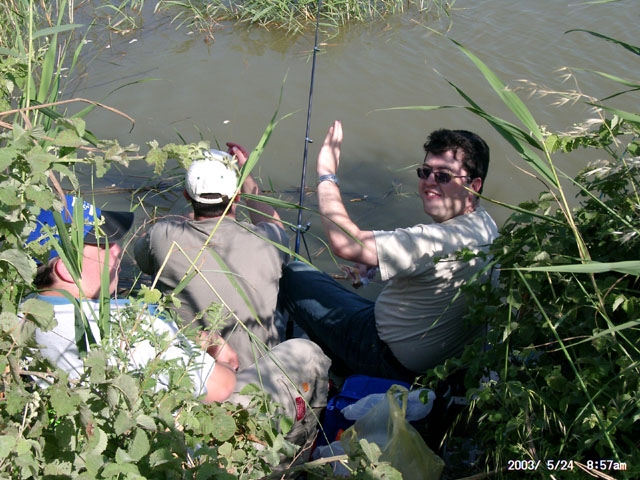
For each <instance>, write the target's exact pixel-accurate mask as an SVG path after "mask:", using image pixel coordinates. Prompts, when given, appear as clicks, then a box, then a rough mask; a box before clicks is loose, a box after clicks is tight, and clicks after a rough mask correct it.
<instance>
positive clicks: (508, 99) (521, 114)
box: [451, 39, 544, 142]
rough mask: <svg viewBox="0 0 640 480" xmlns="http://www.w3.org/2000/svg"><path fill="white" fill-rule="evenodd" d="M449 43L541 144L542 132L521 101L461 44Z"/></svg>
mask: <svg viewBox="0 0 640 480" xmlns="http://www.w3.org/2000/svg"><path fill="white" fill-rule="evenodd" d="M451 41H452V42H453V43H454V44H456V45H457V47H458V48H459V49H460V50H461V51H462V52H463V53H464V54H465V55H466V56H467V57H469V58H470V59H471V61H472V62H473V63H474V64H475V65H476V67H477V68H478V69H479V70H480V72H482V74H483V75H484V77H485V79H486V80H487V81H488V82H489V85H491V87H492V88H493V90H494V91H495V92H496V93H497V94H498V96H499V97H500V99H501V100H502V101H503V102H504V104H505V105H506V106H507V107H508V108H509V109H510V110H511V111H512V112H513V113H514V115H515V116H516V117H518V119H519V120H520V121H521V122H522V124H523V125H524V126H525V127H526V128H527V129H528V130H529V131H530V132H531V134H532V135H533V136H534V137H535V138H536V139H537V140H538V141H539V142H543V141H544V138H543V136H542V131H541V130H540V127H539V126H538V123H537V122H536V121H535V119H534V118H533V115H532V114H531V112H530V111H529V109H528V108H527V106H526V105H525V104H524V102H523V101H522V100H520V98H519V97H518V96H517V95H516V94H515V93H514V92H512V91H511V90H509V89H508V88H507V86H506V85H505V84H504V83H503V82H502V80H500V79H499V78H498V76H497V75H496V74H495V73H493V71H491V69H489V67H487V65H485V63H484V62H483V61H482V60H480V59H479V58H478V57H477V56H476V55H474V54H473V53H471V52H470V51H469V50H468V49H467V48H465V47H464V46H463V45H462V44H461V43H459V42H457V41H455V40H453V39H451Z"/></svg>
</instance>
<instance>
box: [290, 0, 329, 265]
mask: <svg viewBox="0 0 640 480" xmlns="http://www.w3.org/2000/svg"><path fill="white" fill-rule="evenodd" d="M321 6H322V0H318V12H317V13H316V33H315V39H314V42H313V59H312V61H311V81H310V82H309V105H308V107H307V129H306V131H305V134H304V155H303V157H302V175H301V177H300V198H299V199H298V226H297V227H296V242H295V252H296V254H299V253H300V240H302V241H304V242H305V249H306V250H307V257H309V260H311V258H310V255H309V249H308V248H307V243H306V241H305V240H304V234H305V233H306V232H307V231H308V230H309V227H310V226H311V224H310V223H307V225H306V226H305V227H303V226H302V204H303V203H304V187H305V185H306V176H307V160H308V155H309V144H310V143H313V140H311V139H310V138H309V128H310V126H311V106H312V104H313V85H314V82H315V77H316V55H317V53H318V50H319V49H318V30H319V26H320V8H321Z"/></svg>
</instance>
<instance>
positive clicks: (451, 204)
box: [280, 121, 498, 381]
mask: <svg viewBox="0 0 640 480" xmlns="http://www.w3.org/2000/svg"><path fill="white" fill-rule="evenodd" d="M342 140H343V132H342V124H341V123H340V122H339V121H336V122H334V124H333V125H332V126H331V128H330V129H329V131H328V133H327V136H326V138H325V140H324V144H323V145H322V147H321V149H320V153H319V155H318V162H317V173H318V188H317V193H318V202H319V208H320V214H321V216H322V225H323V228H324V232H325V234H326V236H327V239H328V243H329V246H330V247H331V250H332V251H333V253H334V254H335V255H337V256H339V257H341V258H343V259H345V260H349V261H353V262H355V263H356V264H359V265H360V266H365V267H366V268H369V269H371V268H374V267H377V268H378V269H379V271H380V275H381V278H382V281H383V282H385V286H384V289H383V290H382V292H381V293H380V295H379V296H378V298H377V299H376V301H375V302H372V301H369V300H367V299H365V298H363V297H361V296H360V295H357V294H356V293H355V292H353V291H352V290H348V289H346V288H344V287H343V286H342V285H340V284H339V283H338V282H336V281H335V280H333V279H332V278H330V277H329V276H328V275H326V274H324V273H321V272H319V271H317V270H315V269H313V268H312V267H310V266H308V265H306V264H304V263H302V262H294V263H291V264H289V265H288V266H287V267H286V268H285V271H284V274H283V277H282V279H281V283H280V302H281V305H282V307H283V308H284V309H286V310H287V312H288V313H289V314H290V316H291V318H293V320H294V321H295V322H296V323H297V324H298V325H299V326H300V327H301V328H302V329H303V330H304V331H305V332H306V333H307V334H308V336H309V338H310V339H311V340H313V341H314V342H316V343H317V344H319V345H320V346H321V347H322V349H323V350H324V352H325V353H326V354H327V355H328V356H329V357H330V358H331V359H332V362H333V364H332V368H333V369H334V370H335V371H336V373H338V374H341V375H345V376H346V375H349V374H354V373H358V374H364V375H370V376H377V377H386V378H394V379H402V380H406V381H413V380H414V379H415V377H416V376H417V375H419V374H421V373H425V372H426V371H427V370H428V369H430V368H433V367H435V366H436V365H438V364H440V363H442V362H443V361H444V360H446V359H447V358H450V357H453V356H456V355H458V354H460V353H461V352H462V350H463V348H464V346H465V345H466V344H467V343H469V342H471V341H472V340H473V338H474V337H476V336H477V335H478V334H479V333H480V330H479V329H477V328H471V327H470V326H469V325H467V324H466V323H465V321H464V318H463V317H464V314H465V309H466V305H465V300H464V296H463V295H462V294H461V293H460V287H461V286H462V285H463V284H464V283H466V282H468V281H470V280H471V279H472V278H474V277H475V276H476V275H480V278H481V279H483V280H486V279H487V278H488V277H489V274H488V273H487V272H484V270H483V269H484V267H485V266H486V265H487V261H486V260H485V259H484V257H483V256H482V255H480V256H474V257H473V258H471V259H468V258H464V259H463V258H462V257H461V256H460V255H459V254H460V252H461V251H463V250H471V251H473V252H476V253H479V252H484V251H487V249H488V247H489V245H490V244H491V243H492V242H493V240H494V239H495V238H496V237H497V235H498V229H497V226H496V224H495V222H494V221H493V219H492V218H491V216H490V215H489V214H488V213H487V211H486V210H485V209H484V208H483V207H481V206H479V204H478V203H479V198H478V196H477V194H480V193H482V187H483V184H484V180H485V177H486V175H487V169H488V166H489V148H488V146H487V144H486V143H485V142H484V140H482V139H481V138H480V137H479V136H478V135H476V134H474V133H471V132H468V131H465V130H446V129H441V130H436V131H434V132H432V133H431V134H430V136H429V138H428V139H427V142H426V143H425V145H424V149H425V152H426V155H425V158H424V163H423V165H422V166H421V167H419V168H418V177H419V180H418V190H419V195H420V198H421V200H422V203H423V208H424V211H425V213H426V214H427V215H428V216H429V217H431V219H432V220H433V222H435V223H430V224H426V223H424V224H423V223H420V224H417V225H414V226H412V227H408V228H398V229H396V230H394V231H376V230H374V231H366V230H361V229H360V228H359V227H358V226H357V225H356V224H355V223H354V222H353V221H352V220H351V218H350V217H349V214H348V213H347V210H346V208H345V206H344V202H343V201H342V197H341V195H340V185H339V182H338V178H337V176H336V174H337V171H338V165H339V160H340V150H341V145H342Z"/></svg>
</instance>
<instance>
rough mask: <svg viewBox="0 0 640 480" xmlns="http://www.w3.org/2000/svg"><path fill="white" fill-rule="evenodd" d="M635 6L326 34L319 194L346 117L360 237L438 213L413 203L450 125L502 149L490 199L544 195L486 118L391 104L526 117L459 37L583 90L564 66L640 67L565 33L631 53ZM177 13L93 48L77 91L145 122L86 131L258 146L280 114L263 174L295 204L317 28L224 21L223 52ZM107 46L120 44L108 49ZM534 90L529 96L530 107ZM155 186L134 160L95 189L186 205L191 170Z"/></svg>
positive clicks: (407, 19) (516, 67)
mask: <svg viewBox="0 0 640 480" xmlns="http://www.w3.org/2000/svg"><path fill="white" fill-rule="evenodd" d="M634 6H635V7H636V8H634ZM638 13H639V12H638V9H637V4H636V2H635V1H634V0H628V1H621V2H616V3H612V4H604V5H589V4H581V5H568V4H566V2H523V1H521V0H492V1H484V2H475V1H467V2H460V1H458V2H456V3H455V9H454V11H453V12H452V13H451V17H450V18H440V19H436V18H427V19H420V20H419V21H418V20H417V18H416V16H415V14H414V13H407V14H404V15H398V16H395V17H392V18H389V19H386V20H384V21H381V22H374V23H371V24H369V25H364V26H363V25H360V26H351V27H349V28H346V29H344V30H343V31H342V32H341V33H340V34H339V35H338V36H335V37H332V38H321V40H322V45H321V51H320V53H319V55H318V57H317V71H316V79H315V92H314V99H313V115H312V120H311V133H310V136H311V138H312V139H313V140H315V142H314V143H313V144H312V145H311V146H310V149H309V160H310V163H309V169H308V172H309V176H308V179H309V180H308V184H309V186H310V189H311V190H312V189H313V188H314V180H315V170H314V166H315V162H314V160H315V155H316V154H317V151H318V147H319V143H320V141H321V140H322V138H323V137H324V134H325V132H326V129H327V128H328V127H329V125H330V124H331V122H332V121H333V120H334V119H335V118H339V119H341V120H342V121H343V124H344V128H345V142H344V149H343V157H342V163H341V167H340V172H339V173H340V178H341V183H342V189H343V192H344V195H345V197H346V199H347V201H348V208H349V211H350V213H351V215H352V216H353V218H354V219H355V220H356V221H357V222H358V223H359V224H360V226H361V227H363V228H374V227H375V228H393V227H395V226H406V225H411V224H414V223H417V222H419V221H423V219H425V216H424V214H423V213H422V211H421V206H420V202H419V200H418V199H417V197H416V195H415V188H416V185H417V180H416V179H415V178H413V177H414V176H415V175H414V174H413V173H412V172H413V170H412V167H413V166H415V165H416V164H417V163H419V162H421V161H422V144H423V142H424V140H425V138H426V135H427V134H428V133H429V132H430V131H431V130H433V129H435V128H439V127H449V128H466V129H470V130H474V131H476V132H477V133H479V134H480V135H481V136H483V137H484V138H485V139H486V140H487V142H488V143H489V145H490V146H491V149H492V164H491V167H490V170H489V177H488V179H487V182H486V188H485V194H486V195H487V196H489V197H491V198H495V199H497V200H499V201H501V202H506V203H519V202H521V201H524V200H528V199H531V198H535V197H536V196H537V193H538V192H539V191H541V190H542V189H543V186H542V184H541V183H539V182H538V181H536V180H534V179H532V178H530V177H529V176H528V175H525V174H523V173H522V172H520V170H519V168H521V167H523V165H522V162H521V160H520V159H519V158H518V157H517V155H516V153H515V152H514V151H513V150H512V149H510V148H509V146H508V145H506V144H505V142H504V141H503V140H502V139H501V138H500V137H499V135H498V134H497V133H496V132H495V131H494V130H492V128H491V127H490V126H488V125H487V124H486V123H485V122H484V121H482V120H480V119H478V118H476V117H474V116H473V115H472V114H470V113H468V112H466V111H465V110H461V109H448V110H441V111H436V112H425V111H402V110H388V109H390V108H393V107H400V106H410V105H463V104H464V101H463V99H461V98H460V96H459V95H458V94H457V93H456V92H455V90H454V89H453V88H451V86H450V85H449V83H448V81H450V82H452V83H453V84H455V85H456V86H458V87H459V88H461V89H463V90H464V91H465V92H466V93H468V94H469V95H470V96H471V97H472V98H473V99H474V100H475V101H477V102H478V103H479V104H480V105H481V106H482V107H483V108H485V109H487V110H488V111H489V112H491V113H493V114H495V115H497V116H504V117H505V118H507V119H509V120H513V118H512V115H511V114H510V113H509V112H508V111H507V110H506V108H505V107H504V106H502V104H501V103H500V101H499V99H498V98H497V97H496V95H495V94H494V93H493V91H492V90H491V88H490V87H489V86H488V85H487V83H486V82H485V80H484V79H483V77H482V76H481V74H480V73H479V72H478V71H477V70H476V68H475V67H474V66H473V64H472V63H471V62H470V61H469V60H468V59H467V58H466V57H465V56H464V55H463V54H462V53H461V52H460V51H458V50H457V49H456V48H455V46H454V45H453V43H452V42H451V41H450V40H449V38H452V39H455V40H457V41H459V42H461V43H462V44H464V45H465V46H467V47H468V48H469V49H471V50H472V51H473V52H474V53H475V54H477V55H478V56H480V57H481V58H482V60H483V61H484V62H485V63H486V64H487V65H488V66H489V67H490V68H491V69H492V70H494V71H495V72H496V73H497V74H498V76H499V77H500V78H501V79H502V80H503V81H505V82H506V83H507V84H508V85H509V86H510V87H512V88H519V87H521V84H520V83H519V80H520V79H528V80H530V81H532V82H535V83H537V84H543V85H544V87H545V88H547V89H549V90H554V89H567V88H576V87H575V86H574V85H573V84H572V83H571V82H569V83H567V84H563V83H562V79H561V78H560V76H559V75H558V74H556V73H554V72H555V70H556V69H558V68H559V67H562V66H571V67H583V68H592V69H597V70H600V71H605V72H610V73H613V74H615V75H618V76H621V77H628V78H635V77H637V71H636V65H637V60H636V59H635V58H633V57H632V55H631V54H627V53H625V52H624V51H623V50H622V49H621V48H619V47H615V46H614V45H613V44H611V43H607V42H604V41H602V40H597V39H596V38H594V37H592V36H589V35H587V34H585V33H581V32H573V33H565V32H567V31H568V30H570V29H575V28H582V29H588V30H594V31H598V32H600V33H602V34H604V35H609V36H612V37H614V38H617V39H620V40H622V41H626V42H628V43H631V44H634V42H635V41H636V35H635V32H637V24H638V20H639V19H638ZM168 20H169V19H168V18H164V19H163V18H161V17H152V18H150V19H149V20H148V21H147V23H146V24H145V28H144V29H143V30H141V31H138V32H135V33H133V34H132V35H130V36H127V37H122V38H121V37H118V38H109V39H102V40H100V41H101V42H105V43H104V44H103V45H95V46H94V48H95V52H98V51H99V52H100V53H99V55H97V56H96V57H95V58H94V59H93V60H92V61H91V62H88V64H86V70H85V72H84V76H83V77H82V81H81V83H79V84H77V85H75V87H74V92H73V93H74V94H76V95H80V96H83V97H85V98H91V99H95V100H100V101H103V102H105V103H107V104H108V105H110V106H112V107H114V108H118V109H120V110H122V111H124V112H126V113H127V114H129V115H131V116H132V117H134V118H135V120H136V123H135V127H134V128H133V130H132V131H131V132H130V131H129V130H130V125H129V124H128V123H127V122H126V121H123V120H122V119H121V118H119V117H117V116H115V115H113V114H111V113H108V112H106V111H95V112H93V113H92V114H91V115H90V116H89V117H88V119H87V120H88V122H89V127H90V128H91V129H92V130H93V131H94V132H96V133H98V135H99V136H102V137H106V138H117V139H118V140H119V141H120V142H121V143H122V144H130V143H135V144H139V145H141V146H143V148H145V145H146V142H148V141H150V140H157V141H158V142H159V143H160V144H165V143H169V142H181V141H182V140H183V139H184V140H186V141H197V140H200V139H202V138H204V139H207V140H210V141H211V142H212V143H213V144H221V145H224V142H226V141H236V142H239V143H242V144H243V145H245V146H246V147H248V148H252V147H253V146H255V144H256V143H257V141H258V140H259V138H260V136H261V135H262V133H263V131H264V129H265V127H266V126H267V124H268V122H269V120H270V119H271V117H272V116H273V115H274V113H275V112H276V110H277V111H278V118H279V122H278V124H277V126H276V128H275V131H274V133H273V136H272V138H271V140H270V142H269V144H268V146H267V149H266V151H265V153H264V155H263V157H262V159H261V162H260V164H259V165H258V167H257V171H256V173H257V175H258V176H259V177H260V178H261V179H262V181H263V185H265V186H268V188H269V189H272V190H274V192H275V193H274V194H276V195H278V196H279V197H281V198H283V199H286V200H290V201H291V202H296V201H297V196H298V194H297V191H298V188H299V185H298V184H299V181H300V172H301V164H302V156H303V151H304V134H305V125H306V107H307V102H308V94H309V81H310V74H311V54H312V48H313V32H309V33H308V34H305V35H300V36H297V37H285V36H283V35H281V34H279V33H278V32H267V31H265V30H259V29H253V30H246V29H244V28H242V27H241V28H232V27H231V26H225V27H224V28H223V29H221V30H219V31H216V32H215V41H214V43H210V42H205V41H204V39H203V37H201V36H198V35H190V34H188V32H186V31H185V30H177V29H176V26H175V25H172V24H170V22H169V21H168ZM438 32H439V33H438ZM441 33H445V34H446V35H441ZM97 41H98V40H96V42H97ZM107 43H108V46H109V48H104V47H105V46H107ZM100 47H102V49H101V48H100ZM577 77H578V79H579V88H581V89H582V90H583V91H585V92H587V93H589V94H592V95H594V96H605V95H609V94H611V93H613V92H614V91H615V90H616V89H615V88H614V87H613V86H611V85H610V84H609V83H607V82H606V81H605V80H604V79H602V78H599V77H597V76H595V75H588V74H587V73H584V72H577ZM112 92H113V93H112ZM281 93H282V100H281V103H280V104H279V103H278V99H279V97H280V95H281ZM526 94H527V92H525V91H523V92H522V95H523V98H524V97H526ZM526 102H527V105H528V106H529V107H530V108H531V110H532V111H533V113H534V116H535V117H536V119H537V120H538V122H539V123H541V124H545V125H549V127H550V128H551V129H568V128H570V127H571V126H572V125H573V124H574V123H575V122H577V121H579V120H582V119H584V118H586V117H587V115H588V108H587V107H585V106H583V105H581V104H578V105H576V106H573V107H570V108H563V109H560V108H557V107H553V106H551V103H552V99H551V98H550V97H549V98H542V99H537V98H531V99H528V100H526ZM591 155H593V154H592V153H591V152H587V151H580V152H577V153H576V154H575V155H572V156H571V157H569V158H564V159H562V160H560V161H559V165H560V167H561V168H562V169H564V170H566V171H568V172H569V173H573V172H575V171H577V170H578V169H579V168H581V167H582V166H584V165H585V164H586V161H587V160H589V159H591V158H592V157H591ZM149 177H150V169H149V167H147V166H145V165H142V164H140V165H133V166H132V167H131V168H130V169H128V170H127V171H114V172H111V173H110V175H109V176H108V178H106V179H104V180H97V181H96V183H95V184H94V186H95V188H97V189H99V190H100V191H102V192H106V190H105V189H106V188H113V192H117V193H114V194H113V195H105V200H108V201H109V202H110V204H111V205H114V204H116V205H117V204H120V205H127V206H128V205H130V204H135V205H139V204H140V198H143V199H144V211H147V212H151V211H153V209H154V208H155V207H158V208H159V209H160V211H161V212H167V211H172V212H176V213H177V212H181V211H183V209H184V201H183V200H182V197H181V195H180V185H179V180H180V174H179V173H177V176H175V177H170V178H166V177H165V178H163V179H153V178H151V179H150V178H149ZM158 185H160V186H161V187H162V188H161V189H160V190H161V191H160V192H155V191H154V190H153V189H149V188H146V189H145V190H144V191H142V192H141V193H140V194H139V195H138V194H136V195H133V193H132V192H134V191H135V190H136V189H137V188H140V187H143V186H145V187H149V186H158ZM112 186H114V187H112ZM168 187H172V188H169V189H167V188H168ZM305 201H308V203H307V204H306V205H305V206H307V207H309V208H313V207H314V206H315V196H314V195H313V193H312V192H310V194H309V195H308V196H307V197H305ZM485 204H486V202H485ZM488 209H489V210H490V211H491V213H492V214H493V215H494V217H495V218H496V219H497V220H498V222H499V223H500V222H502V221H503V220H504V219H505V218H506V217H507V216H508V213H509V212H508V211H507V210H505V209H503V208H501V207H495V206H493V205H488ZM144 211H143V209H142V208H140V207H138V209H137V210H136V212H137V213H139V215H138V217H139V218H138V220H139V221H142V220H143V217H145V213H144ZM283 216H284V217H285V219H287V220H289V221H291V222H295V221H296V220H295V219H296V214H295V212H283ZM307 219H308V220H310V221H311V222H312V228H311V231H310V234H309V236H308V237H309V243H310V246H311V249H312V250H313V251H314V252H317V251H318V250H320V249H321V248H322V244H321V242H319V241H315V240H314V239H313V235H319V236H321V230H320V222H319V219H318V218H317V217H315V216H313V215H307V218H306V219H305V221H306V220H307ZM325 257H326V256H325ZM318 261H319V262H328V260H324V259H323V260H318Z"/></svg>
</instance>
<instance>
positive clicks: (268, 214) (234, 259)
mask: <svg viewBox="0 0 640 480" xmlns="http://www.w3.org/2000/svg"><path fill="white" fill-rule="evenodd" d="M227 145H228V146H229V153H226V152H221V151H219V150H211V151H205V152H203V153H204V159H201V160H195V161H194V162H193V163H192V164H191V165H190V166H189V168H188V170H187V172H186V176H185V190H184V196H185V198H186V199H187V200H188V201H189V202H190V203H191V206H192V208H193V217H192V218H186V217H180V218H179V219H177V220H176V219H168V220H162V221H159V222H158V223H156V224H154V225H153V226H151V227H150V228H149V229H148V231H147V232H146V233H145V234H144V235H143V236H142V237H141V238H140V239H138V241H137V242H136V244H135V249H134V250H135V259H136V262H137V264H138V266H139V267H140V269H141V270H142V271H143V272H144V273H147V274H149V275H152V276H154V277H156V278H157V279H158V286H159V288H160V289H161V290H162V291H163V292H165V293H167V294H169V293H172V294H174V295H175V296H177V298H178V299H179V300H180V302H181V305H180V307H179V308H178V313H179V315H180V318H181V321H182V322H183V324H184V325H194V326H196V327H197V328H200V329H207V328H208V327H210V326H213V327H214V328H215V329H216V330H218V331H219V333H220V335H221V336H222V337H223V338H224V339H225V340H226V341H227V342H228V343H229V344H230V345H231V346H232V347H233V349H234V350H235V351H236V352H238V356H239V360H240V367H241V368H242V367H246V366H247V365H250V364H252V363H253V362H254V361H255V359H256V358H257V357H259V356H260V355H261V354H262V353H263V352H264V351H265V348H264V347H267V348H270V347H273V346H274V345H276V344H277V343H278V342H279V340H280V335H279V333H278V329H277V327H276V319H277V317H276V316H277V310H276V304H277V299H278V288H279V285H278V283H279V280H280V276H281V274H282V268H283V267H284V265H285V264H286V262H287V260H288V258H287V254H286V253H285V252H286V248H287V247H288V245H289V239H288V236H287V233H286V231H285V230H284V228H283V225H282V222H281V221H280V216H279V215H278V213H277V212H276V210H275V209H274V208H273V207H272V206H270V205H268V204H266V203H262V202H257V201H255V200H253V199H250V198H249V199H245V203H246V207H247V210H248V213H249V218H250V220H251V223H249V222H246V221H240V220H238V219H237V218H236V206H237V203H238V201H239V198H240V197H241V196H242V195H243V194H251V195H259V194H260V188H259V186H258V184H257V182H256V181H255V179H254V178H253V177H252V176H251V175H249V176H248V177H247V178H246V179H245V181H244V182H243V184H242V185H238V183H239V168H241V167H242V166H243V165H244V164H245V163H246V161H247V157H248V153H247V152H246V151H245V150H244V149H243V148H242V147H241V146H239V145H237V144H235V143H227ZM236 160H237V162H236ZM238 192H239V194H238V195H237V193H238ZM212 305H214V306H215V305H219V306H221V307H222V315H223V317H225V319H224V322H223V324H222V325H211V324H210V319H209V318H208V315H207V313H206V312H207V310H208V309H209V308H210V307H211V306H212ZM214 318H215V317H214Z"/></svg>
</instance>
